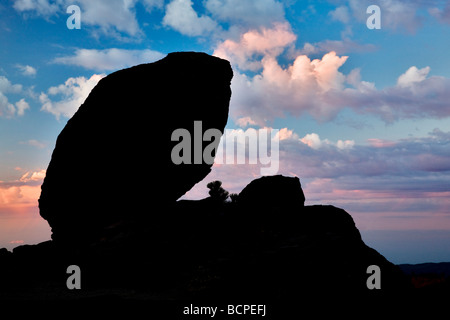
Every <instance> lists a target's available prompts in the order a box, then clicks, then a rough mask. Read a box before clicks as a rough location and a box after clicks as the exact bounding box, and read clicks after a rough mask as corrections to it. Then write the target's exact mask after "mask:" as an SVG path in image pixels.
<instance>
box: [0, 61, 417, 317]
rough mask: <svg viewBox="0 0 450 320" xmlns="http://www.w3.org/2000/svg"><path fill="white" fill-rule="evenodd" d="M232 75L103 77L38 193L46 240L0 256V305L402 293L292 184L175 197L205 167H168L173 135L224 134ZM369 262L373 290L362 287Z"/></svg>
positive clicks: (331, 211) (373, 257) (220, 67)
mask: <svg viewBox="0 0 450 320" xmlns="http://www.w3.org/2000/svg"><path fill="white" fill-rule="evenodd" d="M231 77H232V72H231V69H230V65H229V63H228V62H226V61H224V60H220V59H217V58H213V57H210V56H208V55H206V54H199V53H176V54H169V55H168V56H167V57H166V58H165V59H163V60H161V61H158V62H156V63H153V64H147V65H141V66H137V67H133V68H130V69H126V70H122V71H118V72H116V73H113V74H111V75H109V76H108V77H106V78H104V79H103V80H102V81H100V82H99V84H98V85H97V87H95V88H94V90H93V91H92V92H91V94H90V95H89V97H88V98H87V100H86V102H85V103H84V104H83V105H82V106H81V107H80V109H79V110H78V112H77V113H76V114H75V115H74V116H73V118H72V119H71V120H69V122H68V123H67V125H66V127H65V128H64V130H63V131H62V132H61V134H60V135H59V137H58V141H57V144H56V147H55V150H54V153H53V156H52V160H51V163H50V165H49V167H48V171H47V176H46V178H45V181H44V184H43V186H42V194H41V199H40V209H41V215H42V217H44V218H45V219H47V220H48V222H49V224H50V225H51V227H52V230H53V240H52V241H47V242H43V243H40V244H38V245H33V246H28V245H25V246H20V247H17V248H15V249H14V250H13V253H10V252H8V251H5V250H0V284H1V286H0V301H1V300H5V299H10V300H11V299H12V300H14V299H16V300H20V299H29V300H73V299H78V300H80V299H83V300H86V299H87V300H93V301H99V300H109V299H115V301H117V300H118V299H136V300H146V301H148V300H153V301H154V300H163V299H175V300H181V299H184V300H185V301H189V302H191V301H195V300H196V299H201V300H203V299H211V300H214V301H219V302H222V303H233V302H235V301H244V303H248V302H249V301H252V303H258V304H261V303H266V302H267V301H273V300H277V301H283V300H285V299H294V300H295V301H296V304H297V305H298V303H300V306H299V307H300V308H302V307H304V305H302V303H303V302H305V301H306V300H305V299H309V300H310V299H311V297H313V298H316V297H317V298H318V299H319V300H320V299H323V300H320V301H325V299H329V300H326V301H325V302H324V305H328V302H329V301H330V300H332V299H336V298H339V297H344V296H345V297H347V296H346V294H353V297H354V296H355V295H356V296H364V297H366V296H370V297H373V296H377V295H380V294H383V293H386V292H387V293H390V292H399V291H402V290H405V289H407V288H408V283H407V282H406V280H405V278H404V276H403V274H402V273H401V271H400V270H399V269H398V268H397V267H396V266H394V265H393V264H392V263H390V262H389V261H387V260H386V259H385V258H384V257H383V256H382V255H380V254H379V253H378V252H376V251H375V250H373V249H371V248H369V247H367V246H366V245H365V244H364V242H363V241H362V239H361V236H360V233H359V231H358V229H357V228H356V226H355V223H354V222H353V219H352V217H351V216H350V215H349V214H348V213H347V212H345V211H344V210H342V209H339V208H336V207H333V206H321V205H316V206H304V202H305V196H304V194H303V191H302V188H301V184H300V180H299V179H298V178H292V177H283V176H280V175H279V176H272V177H262V178H260V179H256V180H254V181H252V182H251V183H250V184H249V185H247V186H246V187H245V188H244V189H243V190H242V192H241V193H240V194H239V195H238V196H237V197H235V199H234V200H236V199H237V200H236V201H233V202H224V201H223V200H224V199H225V198H226V197H225V195H226V194H225V191H224V190H222V189H220V183H213V184H212V185H210V186H211V187H212V189H214V192H212V195H213V196H212V197H209V198H206V199H202V200H197V201H187V200H182V201H175V200H176V199H178V197H180V196H181V195H182V194H184V193H185V192H186V191H187V190H189V189H190V188H191V187H192V186H193V185H194V184H195V183H196V182H198V181H200V180H201V179H203V178H204V177H205V176H206V175H207V173H208V172H209V170H210V165H209V164H207V163H202V164H192V165H179V166H176V165H174V164H173V162H172V161H171V158H170V154H171V150H172V147H173V145H174V144H176V143H177V142H172V141H171V133H172V131H173V130H175V129H177V128H186V129H188V130H189V131H190V132H191V133H192V136H194V132H192V131H193V125H194V124H193V122H194V120H201V121H203V123H202V125H203V131H204V130H206V129H208V128H218V129H220V130H223V128H224V126H225V123H226V121H227V113H228V103H229V98H230V88H229V84H230V79H231ZM217 143H218V142H217ZM147 185H148V188H146V187H145V186H147ZM69 265H77V266H79V267H80V269H81V274H82V275H81V279H82V280H81V281H82V284H81V286H82V289H81V290H72V291H71V290H69V289H67V287H66V279H67V277H68V275H67V274H66V269H67V267H68V266H69ZM370 265H377V266H378V267H379V268H380V269H381V290H369V289H368V288H367V285H366V281H367V278H368V277H369V275H368V274H367V268H368V267H369V266H370ZM36 293H38V295H37V296H36ZM236 299H241V300H236ZM243 299H247V300H243ZM240 303H241V302H240ZM177 317H179V315H178V316H177ZM280 319H281V318H280Z"/></svg>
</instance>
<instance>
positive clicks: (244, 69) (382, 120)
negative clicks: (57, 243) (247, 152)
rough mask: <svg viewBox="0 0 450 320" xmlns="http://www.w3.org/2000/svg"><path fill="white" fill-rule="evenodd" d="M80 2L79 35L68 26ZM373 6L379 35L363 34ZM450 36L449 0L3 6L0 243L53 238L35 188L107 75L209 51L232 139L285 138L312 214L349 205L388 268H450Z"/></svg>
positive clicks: (236, 170) (290, 165) (220, 174)
mask: <svg viewBox="0 0 450 320" xmlns="http://www.w3.org/2000/svg"><path fill="white" fill-rule="evenodd" d="M72 4H74V5H78V6H79V7H80V10H81V15H80V18H81V29H79V30H77V29H72V30H70V29H68V28H67V25H66V21H67V19H68V18H69V17H70V14H68V13H66V9H67V7H68V6H69V5H72ZM373 4H375V5H378V6H379V8H380V12H381V20H380V21H381V29H369V28H368V27H367V25H366V20H367V19H368V18H369V16H370V14H367V13H366V9H367V7H368V6H369V5H373ZM449 36H450V3H449V2H448V1H441V0H430V1H422V0H412V1H406V0H373V1H372V0H370V1H369V0H361V1H356V0H351V1H340V0H323V1H295V0H284V1H279V0H203V1H190V0H140V1H138V0H111V1H106V0H97V1H88V0H78V1H77V0H73V1H70V0H56V1H49V0H11V1H2V2H1V3H0V219H1V221H3V222H4V223H3V227H2V226H0V229H2V231H3V235H2V236H0V247H2V246H6V247H9V248H11V247H13V246H15V245H18V244H20V243H30V242H37V241H42V240H45V239H48V238H49V235H50V231H49V228H48V226H47V225H46V222H45V221H42V219H40V218H39V215H38V210H37V198H38V197H39V192H40V190H39V187H40V184H41V183H42V178H43V176H45V169H46V168H47V165H48V162H49V160H50V157H51V152H52V150H53V147H54V143H55V141H56V137H57V135H58V134H59V132H60V131H61V129H62V128H63V127H64V125H65V123H66V122H67V120H68V119H69V118H70V116H71V115H72V114H73V113H74V112H75V111H76V109H77V108H78V106H79V105H80V104H81V103H82V102H83V101H84V99H85V98H86V96H87V94H88V93H89V91H90V90H91V89H92V88H93V86H95V84H96V83H97V82H98V81H99V80H100V79H101V78H102V77H104V76H105V75H107V74H109V73H111V72H113V71H115V70H119V69H122V68H125V67H129V66H132V65H135V64H140V63H146V62H152V61H155V60H158V59H160V58H162V57H164V56H165V55H166V54H167V53H169V52H173V51H204V52H207V53H210V54H214V55H217V56H220V57H223V58H227V59H228V60H229V61H230V62H231V63H232V66H233V69H234V74H235V76H234V79H233V83H232V89H233V96H232V101H231V105H230V119H229V122H228V128H229V129H235V130H237V129H242V130H246V129H248V128H264V127H271V128H275V129H279V130H280V131H282V132H283V134H284V135H283V137H284V138H283V139H282V141H280V170H279V173H281V174H286V175H296V176H299V177H300V179H301V181H302V186H303V189H304V191H305V195H306V198H307V203H308V204H313V203H324V204H325V203H326V204H334V205H336V206H340V207H342V208H344V209H346V210H347V211H348V212H349V213H350V214H352V216H353V218H354V220H355V222H356V224H357V226H358V228H359V229H360V230H361V232H362V234H363V238H364V236H365V234H367V242H368V244H369V245H371V246H372V247H374V248H376V249H377V248H379V250H380V251H381V252H382V253H383V251H382V250H381V249H383V248H387V249H388V254H386V256H387V257H388V258H389V259H390V260H391V261H393V262H397V263H398V262H424V261H429V260H434V261H450V249H447V250H444V249H439V250H438V251H436V250H437V249H436V248H437V247H439V248H441V246H442V244H443V239H448V237H447V236H446V235H450V201H449V196H450V183H449V178H450V129H449V128H450V104H449V101H450V59H448V53H449V52H450V41H449ZM124 112H136V107H135V106H127V108H124ZM158 121H159V120H158ZM150 129H151V128H150ZM146 169H147V170H149V171H151V170H152V168H146ZM257 172H258V168H256V167H252V166H251V165H241V166H239V165H235V166H232V165H231V166H215V167H214V169H213V171H212V173H211V175H210V176H208V177H207V178H206V180H205V181H204V182H202V183H199V184H198V185H197V186H196V187H195V188H194V189H193V190H191V191H190V192H189V193H188V194H187V195H186V197H187V198H199V197H203V196H206V195H207V193H206V190H207V188H206V183H207V182H209V181H211V180H221V181H223V186H224V187H225V188H226V189H228V190H229V191H231V192H239V191H240V190H241V189H242V188H243V187H244V186H245V185H246V184H247V183H248V182H249V181H251V180H252V179H254V178H255V177H257V176H258V173H257ZM111 174H115V173H111ZM69 178H70V177H69ZM1 221H0V222H1ZM13 221H16V222H13ZM416 231H417V232H421V234H422V235H423V234H427V237H428V238H427V240H426V241H424V242H423V243H424V246H422V247H420V246H418V245H417V241H414V240H415V239H414V234H415V232H416ZM0 233H1V232H0ZM386 233H389V234H390V235H392V236H390V237H389V238H390V239H391V240H392V243H391V245H390V246H386V245H385V244H386V241H383V237H384V236H383V235H386ZM395 234H397V235H398V236H397V237H395ZM437 235H439V236H437ZM408 237H409V238H408ZM408 239H409V240H408ZM415 247H418V248H417V250H415ZM419 247H420V248H419ZM433 250H435V251H433ZM405 252H407V253H408V254H405ZM433 252H435V254H434V253H433Z"/></svg>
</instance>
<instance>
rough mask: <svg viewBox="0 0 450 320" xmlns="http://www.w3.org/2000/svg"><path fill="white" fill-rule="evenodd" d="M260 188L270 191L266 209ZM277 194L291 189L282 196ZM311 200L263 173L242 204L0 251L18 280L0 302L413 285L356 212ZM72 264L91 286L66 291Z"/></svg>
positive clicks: (210, 205) (316, 293)
mask: <svg viewBox="0 0 450 320" xmlns="http://www.w3.org/2000/svg"><path fill="white" fill-rule="evenodd" d="M271 181H274V183H273V184H271V183H270V182H271ZM274 187H276V190H275V189H274ZM258 194H263V195H264V197H266V198H267V199H265V201H264V206H260V205H259V200H258V198H257V196H258ZM270 194H273V195H275V197H278V196H279V195H280V194H284V195H283V201H279V199H277V198H274V197H273V196H270ZM250 201H256V202H254V204H255V205H254V206H252V205H251V203H250ZM303 201H304V195H303V191H302V190H301V186H300V181H299V179H298V178H291V177H283V176H275V177H263V178H260V179H257V180H254V181H253V182H251V183H250V184H249V185H248V186H247V187H246V188H244V190H243V191H242V192H241V193H240V194H239V196H238V198H237V201H235V202H219V201H217V200H216V199H214V198H211V197H209V198H205V199H202V200H196V201H188V200H180V201H178V202H176V203H173V204H167V205H165V206H164V207H161V206H160V204H158V203H155V204H154V206H155V209H156V208H157V209H159V210H164V216H163V217H161V218H159V219H152V218H151V216H146V218H145V219H142V218H140V219H138V220H136V221H134V222H133V221H131V220H128V221H127V222H123V223H119V224H117V225H116V226H114V228H111V229H110V230H109V231H110V233H109V234H105V238H103V239H102V240H99V241H97V242H94V243H91V244H90V245H89V246H81V247H79V248H76V247H70V248H67V247H66V246H64V245H61V243H60V242H57V241H48V242H44V243H41V244H39V245H35V246H21V247H17V248H16V249H14V251H13V253H12V254H11V253H6V252H4V253H2V252H0V253H2V254H3V255H0V277H5V279H1V278H0V280H1V281H3V282H2V283H3V284H5V283H6V284H9V291H8V290H6V291H5V290H3V291H2V290H0V299H1V298H2V294H3V298H7V299H23V298H27V299H36V297H33V296H32V293H33V292H37V291H39V292H41V294H42V293H44V294H45V297H46V299H56V300H66V299H70V300H71V299H83V300H86V299H87V300H93V301H96V300H97V299H103V300H104V299H116V300H117V299H125V300H127V299H138V300H142V299H143V300H152V301H154V300H161V299H163V300H164V299H175V300H183V301H189V302H191V301H192V302H193V301H205V300H213V301H216V302H217V301H221V302H226V303H229V302H230V301H248V300H249V299H250V300H251V301H256V303H262V302H263V301H264V302H267V301H284V300H285V299H288V300H289V301H297V303H298V301H303V302H304V303H306V301H310V300H311V299H312V300H315V299H320V300H319V301H324V299H331V300H327V301H335V300H339V299H340V298H345V299H350V298H349V297H352V298H353V299H355V298H361V297H362V298H363V299H369V300H367V301H373V300H370V299H372V298H377V297H380V296H381V297H383V296H388V297H390V296H391V294H398V293H402V292H406V291H407V289H408V288H409V284H408V283H407V280H406V278H405V276H404V275H403V274H402V272H401V271H400V269H399V268H398V267H397V266H395V265H393V264H392V263H390V262H389V261H387V260H386V259H385V258H384V257H383V256H382V255H381V254H379V253H378V252H377V251H375V250H373V249H371V248H369V247H367V246H366V245H365V244H364V242H363V241H362V239H361V236H360V233H359V231H358V229H357V228H356V226H355V223H354V221H353V219H352V217H351V216H350V215H349V214H348V213H347V212H345V211H344V210H342V209H339V208H336V207H333V206H322V205H314V206H303ZM71 264H76V265H78V266H80V268H81V270H82V272H83V273H82V274H83V278H82V283H83V284H82V285H83V287H82V290H78V291H70V292H69V290H68V289H67V288H66V283H65V280H66V278H67V277H68V275H67V274H65V270H66V268H67V266H68V265H71ZM30 265H33V272H32V273H30V272H29V269H28V268H29V267H28V266H30ZM370 265H377V266H379V267H380V269H381V275H382V289H381V290H369V289H368V288H367V285H366V281H367V278H368V277H369V275H368V274H367V268H368V266H370ZM37 274H38V275H39V277H36V275H37ZM4 288H5V287H4ZM6 288H8V287H6ZM239 299H240V300H239ZM246 299H247V300H246ZM353 301H355V300H353Z"/></svg>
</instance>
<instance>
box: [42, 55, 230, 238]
mask: <svg viewBox="0 0 450 320" xmlns="http://www.w3.org/2000/svg"><path fill="white" fill-rule="evenodd" d="M232 76H233V72H232V69H231V66H230V64H229V62H228V61H226V60H223V59H219V58H216V57H212V56H210V55H207V54H205V53H195V52H177V53H171V54H169V55H168V56H166V57H165V58H164V59H162V60H160V61H157V62H154V63H149V64H142V65H139V66H135V67H132V68H129V69H124V70H120V71H117V72H114V73H112V74H110V75H108V76H107V77H105V78H103V79H102V80H101V81H100V82H99V83H98V84H97V86H96V87H95V88H94V89H93V90H92V92H91V93H90V94H89V96H88V98H87V99H86V101H85V102H84V103H83V104H82V105H81V106H80V108H79V109H78V111H77V112H76V113H75V115H74V116H73V117H72V118H71V119H70V120H69V121H68V122H67V125H66V126H65V128H64V129H63V130H62V132H61V133H60V135H59V136H58V139H57V142H56V146H55V149H54V151H53V155H52V158H51V161H50V164H49V166H48V169H47V174H46V177H45V180H44V183H43V185H42V193H41V197H40V199H39V208H40V213H41V216H42V217H43V218H44V219H46V220H47V221H48V223H49V224H50V226H51V227H52V232H53V234H52V238H53V240H56V241H64V242H66V241H70V242H73V243H75V242H77V243H80V242H83V241H85V242H86V241H87V242H90V241H91V240H93V239H98V238H99V237H101V236H102V232H101V231H102V230H104V229H107V228H108V227H109V226H111V225H114V224H117V223H118V222H121V221H123V220H129V219H135V218H136V217H141V216H152V215H153V216H156V215H158V214H162V212H159V208H161V207H164V205H165V204H167V203H171V202H174V201H176V200H177V199H178V198H179V197H181V196H182V195H183V194H184V193H186V192H187V191H188V190H190V189H191V188H192V187H193V186H194V185H195V184H196V183H197V182H199V181H201V180H202V179H203V178H204V177H205V176H206V175H207V174H208V173H209V172H210V170H211V165H212V164H211V163H209V162H207V161H204V160H203V159H201V163H196V164H183V163H182V164H175V163H174V161H172V160H173V159H172V157H171V154H172V150H173V148H174V147H175V146H176V145H179V144H180V142H181V141H183V142H186V143H187V144H186V145H187V146H191V147H192V148H194V146H196V148H197V149H196V150H197V151H198V150H199V149H198V146H200V148H201V149H200V150H201V151H203V149H204V148H205V147H206V145H209V144H211V143H212V142H210V141H207V142H205V143H203V145H202V137H203V133H204V132H205V131H206V130H208V129H218V130H220V131H221V132H223V130H224V127H225V125H226V123H227V119H228V108H229V101H230V97H231V89H230V82H231V78H232ZM194 122H195V125H194ZM194 127H195V130H194ZM176 129H186V130H187V131H188V132H189V133H190V135H191V141H190V142H189V141H185V140H184V139H182V138H180V137H178V139H172V133H173V132H174V131H175V130H176ZM172 140H174V141H172ZM216 140H219V139H216ZM198 143H200V144H198ZM214 143H216V144H217V145H218V143H219V141H214ZM209 150H210V149H209ZM182 152H183V151H182ZM184 152H186V150H184ZM197 154H198V152H197ZM191 157H192V159H193V160H194V151H193V150H191ZM192 162H194V161H192ZM156 201H157V202H158V204H157V205H156V204H155V203H156Z"/></svg>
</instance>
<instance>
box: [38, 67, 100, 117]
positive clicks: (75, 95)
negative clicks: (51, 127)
mask: <svg viewBox="0 0 450 320" xmlns="http://www.w3.org/2000/svg"><path fill="white" fill-rule="evenodd" d="M104 76H105V75H103V74H94V75H93V76H91V77H90V78H89V79H87V78H85V77H76V78H73V77H71V78H69V79H67V80H66V82H65V83H63V84H60V85H59V86H55V87H51V88H49V89H48V91H47V93H44V92H42V93H41V94H40V96H39V100H40V102H41V103H42V108H41V110H42V111H46V112H50V113H51V114H53V115H55V117H56V118H57V119H59V118H60V117H61V116H64V117H67V118H70V117H71V116H73V114H74V113H75V112H76V111H77V110H78V108H79V107H80V106H81V104H82V103H83V102H84V100H86V98H87V96H88V95H89V93H90V92H91V90H92V89H93V88H94V87H95V86H96V85H97V83H98V82H99V81H100V80H101V79H102V78H103V77H104ZM51 97H59V100H57V101H53V100H52V99H51Z"/></svg>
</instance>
